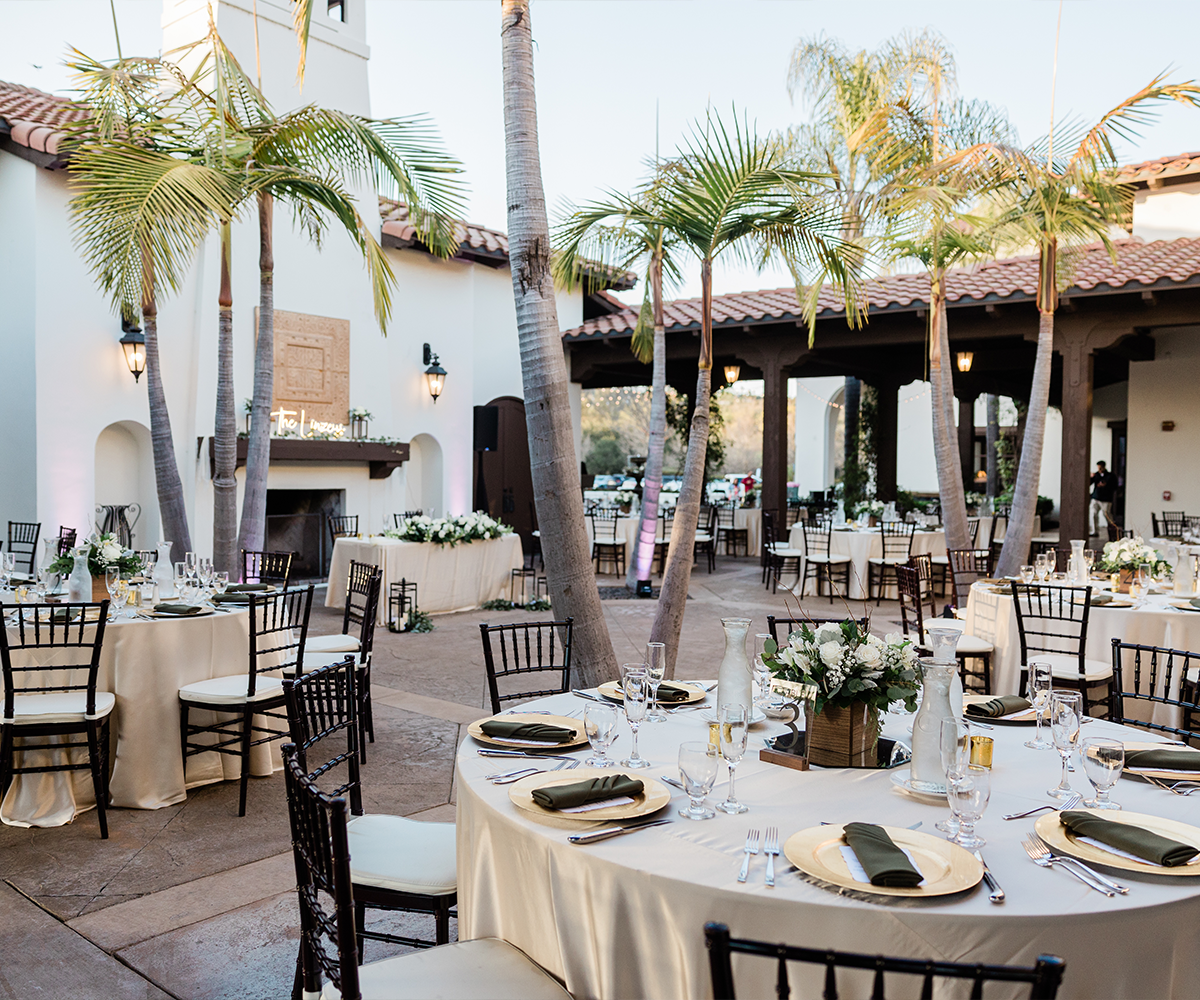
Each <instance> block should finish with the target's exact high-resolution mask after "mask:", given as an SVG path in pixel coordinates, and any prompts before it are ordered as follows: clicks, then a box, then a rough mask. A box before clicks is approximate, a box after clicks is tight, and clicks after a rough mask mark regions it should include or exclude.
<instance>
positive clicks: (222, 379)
mask: <svg viewBox="0 0 1200 1000" xmlns="http://www.w3.org/2000/svg"><path fill="white" fill-rule="evenodd" d="M231 251H232V244H231V233H230V227H229V222H228V221H226V222H223V223H222V224H221V293H220V298H219V299H218V304H219V310H218V314H217V315H218V320H217V414H216V423H215V427H214V428H213V431H214V433H213V437H214V441H213V556H212V558H213V566H214V567H215V568H216V570H217V571H218V572H220V571H221V570H225V571H227V572H228V573H229V575H230V578H231V579H235V578H236V574H238V572H239V571H238V569H237V566H236V563H237V559H236V555H237V552H236V549H237V478H236V476H235V473H236V470H237V412H236V411H235V409H234V403H233V398H234V391H233V288H232V283H231V281H230V274H229V268H230V261H229V256H230V253H231Z"/></svg>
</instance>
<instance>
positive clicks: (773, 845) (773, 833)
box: [763, 826, 779, 887]
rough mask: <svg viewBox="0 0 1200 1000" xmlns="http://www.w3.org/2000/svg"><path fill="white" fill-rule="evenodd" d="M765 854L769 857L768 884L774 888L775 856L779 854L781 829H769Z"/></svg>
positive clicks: (770, 827) (764, 847) (775, 827)
mask: <svg viewBox="0 0 1200 1000" xmlns="http://www.w3.org/2000/svg"><path fill="white" fill-rule="evenodd" d="M763 853H764V854H765V855H766V856H767V877H766V884H767V885H769V886H772V887H773V886H774V885H775V856H776V855H777V854H778V853H779V827H777V826H769V827H767V837H766V843H765V844H763Z"/></svg>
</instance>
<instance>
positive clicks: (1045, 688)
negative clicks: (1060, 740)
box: [1025, 663, 1054, 750]
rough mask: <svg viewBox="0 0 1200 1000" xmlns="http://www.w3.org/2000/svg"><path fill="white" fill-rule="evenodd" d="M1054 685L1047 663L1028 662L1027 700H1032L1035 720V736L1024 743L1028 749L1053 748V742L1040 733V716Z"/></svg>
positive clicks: (1047, 703)
mask: <svg viewBox="0 0 1200 1000" xmlns="http://www.w3.org/2000/svg"><path fill="white" fill-rule="evenodd" d="M1053 686H1054V678H1053V675H1052V674H1051V671H1050V664H1049V663H1031V664H1029V700H1030V701H1031V702H1033V710H1034V714H1035V718H1036V720H1037V736H1036V738H1034V739H1032V740H1026V741H1025V745H1026V746H1027V747H1029V749H1030V750H1053V749H1054V744H1053V743H1051V742H1050V741H1049V740H1048V739H1046V737H1045V736H1043V735H1042V716H1044V715H1045V714H1046V709H1047V708H1048V707H1049V706H1050V695H1051V693H1052V690H1053Z"/></svg>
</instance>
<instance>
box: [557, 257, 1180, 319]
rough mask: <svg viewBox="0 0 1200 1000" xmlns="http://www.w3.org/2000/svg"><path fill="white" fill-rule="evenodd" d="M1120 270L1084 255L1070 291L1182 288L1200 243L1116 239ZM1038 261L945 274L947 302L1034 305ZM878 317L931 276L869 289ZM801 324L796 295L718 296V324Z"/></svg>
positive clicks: (909, 300) (786, 291)
mask: <svg viewBox="0 0 1200 1000" xmlns="http://www.w3.org/2000/svg"><path fill="white" fill-rule="evenodd" d="M1116 246H1117V261H1116V263H1115V264H1114V263H1113V261H1112V259H1111V258H1110V257H1109V256H1108V253H1107V251H1105V249H1104V248H1103V247H1102V246H1100V245H1099V244H1097V245H1095V246H1092V247H1088V248H1086V249H1085V250H1084V251H1083V253H1082V255H1081V258H1080V259H1079V261H1078V262H1077V264H1076V268H1075V280H1074V282H1073V283H1072V285H1071V288H1069V289H1067V291H1066V292H1064V293H1063V294H1064V296H1067V295H1070V293H1071V290H1072V289H1076V290H1078V291H1080V292H1091V291H1102V290H1105V289H1107V290H1114V291H1115V290H1117V289H1120V288H1124V287H1126V286H1128V285H1135V286H1143V287H1148V286H1151V285H1155V284H1157V283H1160V282H1170V283H1177V282H1183V281H1188V280H1190V279H1197V280H1200V238H1197V239H1178V240H1156V241H1154V242H1153V243H1143V242H1142V241H1141V240H1140V239H1137V238H1130V239H1125V240H1118V241H1117V243H1116ZM1037 276H1038V259H1037V257H1036V256H1032V255H1031V256H1024V257H1010V258H1008V259H1006V260H995V261H989V262H988V263H986V264H979V265H976V266H975V267H965V268H954V269H952V270H950V271H948V272H947V274H946V299H947V301H948V302H949V303H951V304H953V303H963V304H970V303H972V302H976V303H982V302H1002V301H1005V300H1028V299H1032V298H1034V297H1035V296H1036V295H1037ZM864 293H865V295H866V298H867V301H868V303H869V305H870V309H872V310H885V309H903V308H906V307H912V306H916V307H917V308H920V307H923V306H927V305H928V304H929V278H928V277H927V276H926V275H925V274H897V275H892V276H890V277H886V278H879V279H877V280H874V281H869V282H867V283H866V287H865V288H864ZM842 312H843V307H842V301H841V299H840V298H839V297H838V296H836V295H835V294H834V293H833V290H832V289H831V288H830V287H829V286H828V285H827V286H825V288H823V289H822V291H821V295H820V299H819V310H818V316H819V317H820V318H823V319H824V318H829V317H833V316H838V315H841V314H842ZM637 316H638V310H637V309H636V308H626V309H623V310H621V311H620V312H616V313H613V314H611V315H608V316H598V317H596V318H595V319H590V320H588V321H587V322H586V323H584V324H583V325H582V326H578V327H576V328H575V329H573V330H567V331H565V332H564V333H563V336H564V337H565V338H567V339H569V340H581V339H587V338H591V337H602V336H605V335H608V334H616V335H621V334H631V333H632V331H633V328H634V327H635V326H636V325H637ZM663 318H664V320H665V322H666V328H667V329H668V330H670V329H672V328H674V329H688V328H695V327H699V326H700V299H678V300H676V301H674V302H668V303H666V304H665V305H664V306H663ZM781 319H786V320H798V319H800V306H799V305H798V304H797V302H796V292H795V289H793V288H790V287H789V288H775V289H770V290H767V291H761V292H737V293H734V294H732V295H715V296H713V325H714V326H722V325H730V326H732V325H736V324H744V323H762V322H770V321H771V320H781Z"/></svg>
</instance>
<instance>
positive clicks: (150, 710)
mask: <svg viewBox="0 0 1200 1000" xmlns="http://www.w3.org/2000/svg"><path fill="white" fill-rule="evenodd" d="M9 634H10V635H13V634H14V633H13V632H12V631H10V633H9ZM249 643H250V615H249V613H248V611H246V610H244V609H238V610H233V611H215V612H213V613H211V614H206V615H199V616H196V617H193V618H169V619H168V618H158V619H154V620H148V619H146V618H141V617H137V618H120V619H117V620H115V621H110V622H109V623H108V624H107V625H106V627H105V630H104V645H103V647H102V649H101V653H100V670H99V674H98V677H97V683H96V689H97V690H98V691H111V692H112V693H113V694H115V695H116V705H115V706H114V708H113V711H112V715H111V722H110V725H109V737H110V747H109V762H110V768H111V776H110V789H109V791H110V798H111V803H110V804H111V805H112V806H114V807H119V808H127V809H161V808H162V807H164V806H170V805H175V804H176V803H179V802H182V801H184V799H186V798H187V790H188V789H189V788H193V787H196V786H197V785H205V784H210V783H212V782H216V781H231V780H235V779H237V778H239V777H240V776H241V762H240V760H239V758H237V757H235V756H229V755H227V754H217V753H205V754H198V755H196V756H194V757H189V758H188V761H187V769H186V772H185V770H184V764H183V758H182V755H181V753H180V750H179V689H180V688H181V687H183V686H184V685H185V684H192V683H194V682H196V681H203V680H208V679H210V678H213V677H224V676H227V675H229V674H240V673H245V672H246V668H247V663H248V659H247V657H248V655H249V653H248V651H249ZM68 652H69V651H66V650H55V651H54V653H53V654H52V655H50V656H45V657H39V659H38V660H36V661H35V660H34V659H33V658H32V654H31V653H30V652H25V653H23V654H14V659H15V658H16V656H17V655H23V656H24V661H25V662H26V663H34V662H40V663H43V664H46V665H47V666H50V667H53V665H54V664H56V663H68V662H73V659H74V658H69V657H68V655H67V654H68ZM210 716H211V713H207V712H205V713H194V717H193V721H195V722H197V723H203V724H207V722H208V720H209V718H210ZM269 721H270V720H266V719H264V718H263V717H261V716H260V717H256V722H255V724H256V725H265V724H266V723H268V722H269ZM19 746H20V743H19V740H18V748H19ZM69 752H70V753H72V754H76V755H78V756H77V757H75V758H74V759H76V760H82V761H86V760H87V750H86V748H85V749H82V750H71V751H69ZM61 755H62V751H55V752H54V753H50V752H48V751H42V750H38V751H33V752H30V753H27V754H25V755H23V756H24V760H23V761H22V763H24V764H30V765H32V764H33V763H34V760H33V758H39V760H38V763H45V764H52V763H56V762H57V761H55V760H53V759H52V758H53V757H61ZM281 766H282V764H281V761H280V755H279V743H278V742H272V743H267V744H262V745H260V746H255V747H253V748H251V752H250V773H251V774H253V775H256V776H263V775H269V774H271V773H272V772H273V771H275V770H278V769H279V768H280V767H281ZM95 805H96V800H95V795H94V793H93V790H92V780H91V776H90V774H89V773H88V772H87V771H67V772H62V771H60V772H56V773H54V772H49V773H42V774H23V775H17V776H16V777H15V779H14V780H13V783H12V785H10V786H9V789H8V793H7V794H6V795H5V796H4V801H3V803H2V804H0V820H3V822H4V823H6V824H8V825H10V826H37V827H49V826H62V825H63V824H65V823H69V822H71V820H72V819H74V818H75V816H76V815H77V814H78V813H80V812H83V811H85V810H87V809H93V808H95Z"/></svg>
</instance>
